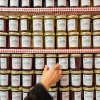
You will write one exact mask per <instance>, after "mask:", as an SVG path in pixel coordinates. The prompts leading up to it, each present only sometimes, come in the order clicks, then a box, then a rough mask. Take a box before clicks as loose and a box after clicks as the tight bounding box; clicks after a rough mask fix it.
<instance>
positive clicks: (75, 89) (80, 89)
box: [71, 87, 82, 91]
mask: <svg viewBox="0 0 100 100" xmlns="http://www.w3.org/2000/svg"><path fill="white" fill-rule="evenodd" d="M71 90H72V91H82V87H78V88H74V87H71Z"/></svg>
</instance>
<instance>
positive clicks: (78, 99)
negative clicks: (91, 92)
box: [71, 87, 82, 100]
mask: <svg viewBox="0 0 100 100" xmlns="http://www.w3.org/2000/svg"><path fill="white" fill-rule="evenodd" d="M71 100H82V87H78V88H75V87H71Z"/></svg>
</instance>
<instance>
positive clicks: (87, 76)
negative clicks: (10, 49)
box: [83, 70, 94, 87]
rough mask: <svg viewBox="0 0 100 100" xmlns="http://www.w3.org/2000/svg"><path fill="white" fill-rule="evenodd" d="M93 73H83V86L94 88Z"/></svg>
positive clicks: (85, 71) (86, 71)
mask: <svg viewBox="0 0 100 100" xmlns="http://www.w3.org/2000/svg"><path fill="white" fill-rule="evenodd" d="M93 78H94V74H93V71H88V70H84V71H83V86H86V87H92V86H93V82H94V79H93Z"/></svg>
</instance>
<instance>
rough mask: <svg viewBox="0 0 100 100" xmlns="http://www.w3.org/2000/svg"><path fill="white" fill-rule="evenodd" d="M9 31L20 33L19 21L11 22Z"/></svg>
mask: <svg viewBox="0 0 100 100" xmlns="http://www.w3.org/2000/svg"><path fill="white" fill-rule="evenodd" d="M9 31H18V20H9Z"/></svg>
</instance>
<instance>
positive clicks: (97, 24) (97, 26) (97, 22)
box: [93, 19, 100, 31]
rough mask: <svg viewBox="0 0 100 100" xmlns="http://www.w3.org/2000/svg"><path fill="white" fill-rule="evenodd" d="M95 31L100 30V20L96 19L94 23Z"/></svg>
mask: <svg viewBox="0 0 100 100" xmlns="http://www.w3.org/2000/svg"><path fill="white" fill-rule="evenodd" d="M93 30H95V31H97V30H100V19H95V20H94V21H93Z"/></svg>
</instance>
